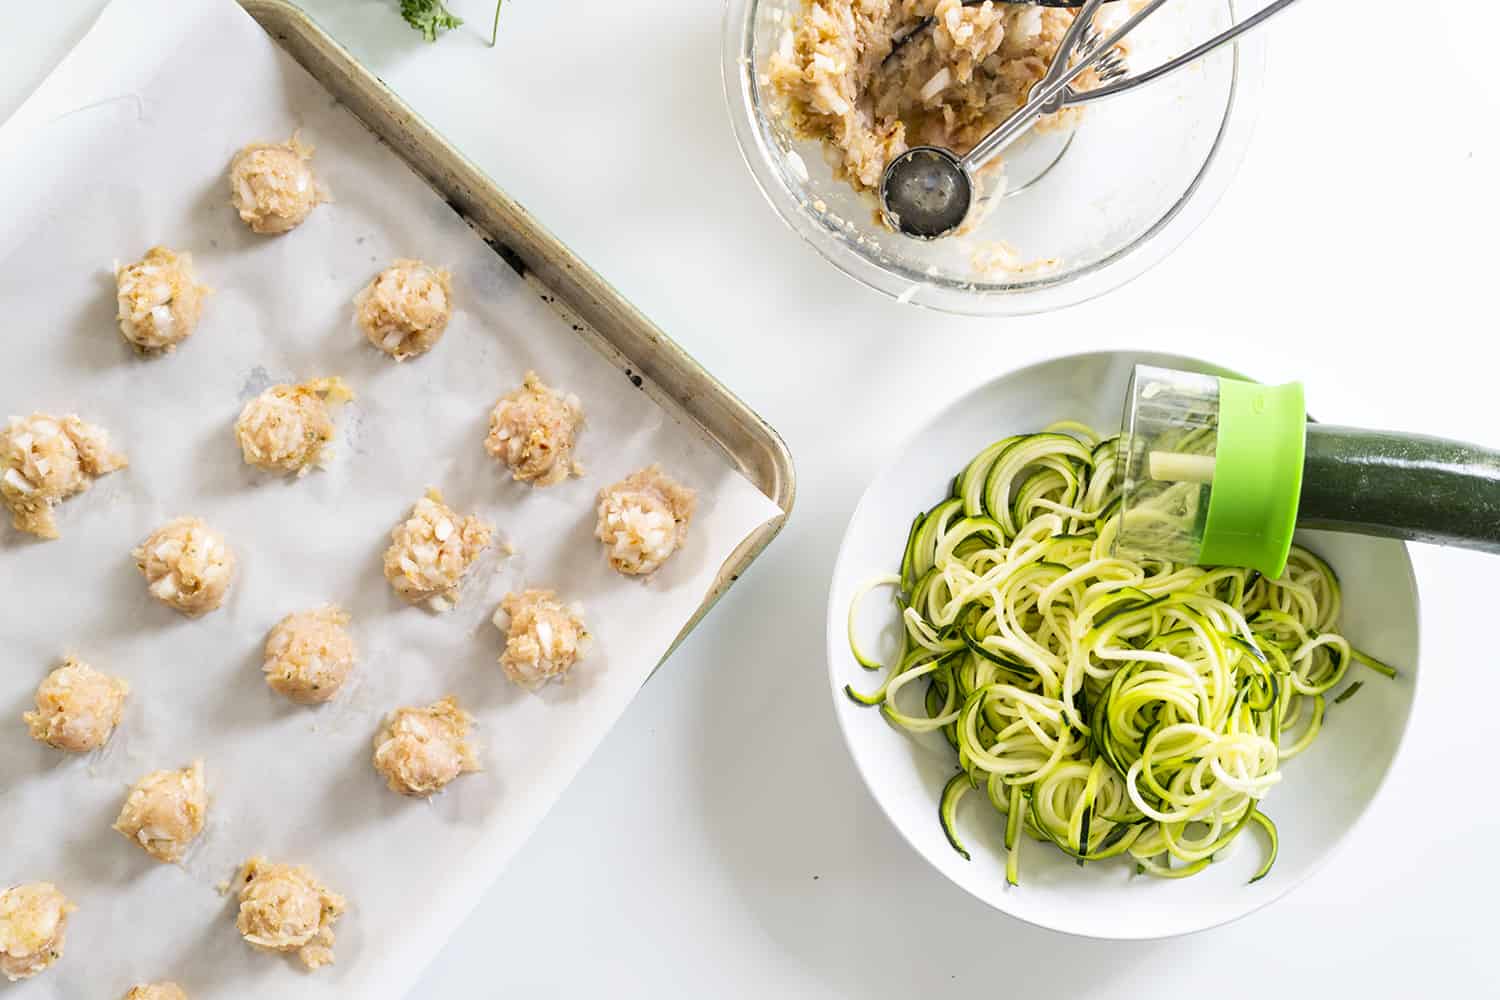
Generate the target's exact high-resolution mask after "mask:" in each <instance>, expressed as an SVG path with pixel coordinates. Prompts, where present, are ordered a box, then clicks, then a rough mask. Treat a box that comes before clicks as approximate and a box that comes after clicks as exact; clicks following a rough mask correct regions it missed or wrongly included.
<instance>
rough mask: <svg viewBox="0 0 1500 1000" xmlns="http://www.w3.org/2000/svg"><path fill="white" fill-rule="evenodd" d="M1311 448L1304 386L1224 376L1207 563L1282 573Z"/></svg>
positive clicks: (1202, 557) (1275, 574) (1204, 557)
mask: <svg viewBox="0 0 1500 1000" xmlns="http://www.w3.org/2000/svg"><path fill="white" fill-rule="evenodd" d="M1306 450H1307V405H1306V402H1305V400H1304V398H1303V393H1302V383H1300V382H1288V383H1286V384H1285V385H1257V384H1256V383H1254V382H1242V381H1240V380H1239V379H1231V378H1220V379H1219V427H1218V439H1217V441H1216V442H1215V445H1214V479H1213V490H1212V492H1211V493H1210V495H1209V499H1208V519H1207V521H1206V522H1205V524H1204V528H1203V544H1202V546H1201V551H1200V555H1199V560H1200V561H1201V562H1202V563H1204V564H1205V565H1209V566H1248V567H1250V568H1251V569H1255V570H1259V571H1260V572H1262V573H1264V574H1265V575H1266V576H1269V577H1273V578H1274V577H1278V576H1280V575H1281V571H1282V570H1284V569H1286V561H1287V556H1288V555H1289V554H1290V552H1291V548H1292V533H1293V532H1294V531H1295V530H1296V528H1297V503H1298V500H1299V499H1300V497H1301V493H1302V463H1303V459H1304V457H1305V456H1306Z"/></svg>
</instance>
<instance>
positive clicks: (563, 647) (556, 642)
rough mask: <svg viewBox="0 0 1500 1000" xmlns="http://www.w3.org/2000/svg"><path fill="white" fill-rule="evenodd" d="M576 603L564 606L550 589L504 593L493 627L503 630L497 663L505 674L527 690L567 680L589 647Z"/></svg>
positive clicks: (586, 633)
mask: <svg viewBox="0 0 1500 1000" xmlns="http://www.w3.org/2000/svg"><path fill="white" fill-rule="evenodd" d="M582 615H583V612H582V609H581V608H579V606H578V605H576V604H574V605H572V606H569V607H564V606H563V604H562V603H561V602H560V601H558V599H557V594H556V593H554V592H553V591H550V590H527V591H523V592H521V593H519V594H506V595H505V599H504V600H503V601H501V602H500V607H499V608H498V609H497V610H496V611H495V617H494V622H495V627H496V628H498V629H499V630H500V631H501V632H504V633H505V652H504V653H502V654H501V655H500V666H501V668H503V669H504V670H505V676H507V677H509V678H510V679H511V680H512V681H514V682H515V683H516V684H519V685H520V686H521V687H524V688H527V689H528V690H532V691H534V690H536V689H537V688H539V687H541V686H542V685H543V684H546V683H547V682H548V681H550V680H553V679H556V680H559V681H561V680H566V679H567V674H568V670H569V669H570V668H571V667H572V666H573V664H575V663H577V662H578V660H579V658H581V657H582V656H583V654H584V652H585V651H586V649H587V646H588V639H589V633H588V630H587V629H585V628H584V625H583V617H582Z"/></svg>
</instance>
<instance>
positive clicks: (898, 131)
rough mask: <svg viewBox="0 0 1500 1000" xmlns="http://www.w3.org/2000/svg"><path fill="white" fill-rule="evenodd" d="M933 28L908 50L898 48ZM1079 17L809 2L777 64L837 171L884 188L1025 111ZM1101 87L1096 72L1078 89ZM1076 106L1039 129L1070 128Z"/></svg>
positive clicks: (798, 121)
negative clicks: (892, 173) (932, 155)
mask: <svg viewBox="0 0 1500 1000" xmlns="http://www.w3.org/2000/svg"><path fill="white" fill-rule="evenodd" d="M926 17H931V18H932V23H931V25H930V26H929V27H925V28H923V29H922V30H920V31H918V32H917V33H915V34H913V35H912V36H911V37H910V39H909V40H908V41H907V42H905V43H904V44H901V45H894V41H895V39H898V38H900V37H902V35H903V33H905V32H906V31H908V30H909V29H911V28H912V27H913V26H915V25H917V24H918V23H919V22H921V21H922V20H923V18H926ZM1072 20H1073V12H1072V11H1071V10H1066V9H1060V8H1051V7H1038V6H1032V5H1029V4H1006V3H982V4H977V5H975V6H964V4H963V3H962V2H961V0H805V3H804V6H803V9H802V12H801V14H800V15H799V16H798V17H797V18H796V20H795V22H794V23H793V26H792V27H791V28H790V29H789V30H788V32H787V34H786V35H785V36H784V37H783V38H782V42H781V47H780V49H779V50H778V51H777V52H776V53H775V54H773V55H772V56H771V59H770V65H769V69H770V81H771V87H772V89H773V91H774V92H775V94H776V95H777V96H778V97H779V98H780V99H781V100H782V101H783V102H784V103H785V106H786V111H787V115H788V120H789V124H790V125H791V127H792V129H793V131H794V132H796V133H797V134H798V135H800V136H802V137H804V138H810V139H816V140H819V141H821V142H822V143H823V144H824V147H825V148H826V149H827V150H828V154H829V158H830V161H831V162H832V165H833V168H834V172H835V174H836V175H837V176H838V177H839V178H840V179H842V180H846V181H848V182H849V183H850V184H851V185H853V186H854V188H855V189H856V190H860V191H869V190H874V189H875V188H876V187H878V185H879V183H880V176H881V174H882V173H883V172H884V170H885V167H886V164H887V163H889V162H890V161H891V160H892V159H893V158H895V157H896V156H899V155H900V154H901V153H903V152H905V151H906V150H907V149H909V148H910V147H912V146H941V147H943V148H946V149H950V150H953V151H954V152H955V153H959V154H963V153H966V152H968V151H969V149H971V148H972V147H973V146H974V144H975V143H976V142H978V141H979V140H980V139H981V138H983V137H984V136H985V134H986V133H988V132H990V131H991V130H993V129H994V128H995V126H996V125H998V124H1000V122H1002V121H1003V120H1004V119H1005V118H1007V117H1008V116H1009V115H1010V114H1011V113H1013V112H1015V111H1016V110H1018V109H1019V108H1020V107H1021V106H1022V105H1024V104H1025V103H1026V99H1027V95H1028V93H1029V92H1030V90H1031V88H1032V87H1033V86H1034V85H1035V84H1036V83H1037V82H1038V81H1040V80H1041V78H1042V77H1043V75H1045V74H1046V72H1047V66H1048V65H1049V64H1050V63H1051V61H1052V57H1053V56H1054V55H1055V54H1056V52H1057V48H1058V45H1059V43H1061V41H1062V37H1063V34H1064V33H1065V32H1066V31H1067V30H1068V26H1069V24H1071V23H1072ZM1095 81H1096V77H1095V75H1094V72H1093V70H1089V71H1088V72H1086V73H1085V74H1084V75H1083V76H1082V77H1081V78H1080V79H1079V81H1078V82H1077V83H1076V84H1075V86H1077V87H1079V88H1080V89H1082V88H1086V87H1088V86H1090V85H1091V84H1092V83H1094V82H1095ZM1080 113H1081V111H1080V110H1079V109H1076V108H1074V109H1067V110H1064V111H1061V112H1059V113H1058V114H1055V115H1050V116H1047V117H1044V118H1043V119H1041V121H1039V122H1038V124H1037V127H1038V128H1040V129H1047V128H1057V127H1060V126H1071V125H1072V124H1073V122H1074V121H1076V118H1077V116H1078V115H1079V114H1080Z"/></svg>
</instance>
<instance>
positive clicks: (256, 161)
mask: <svg viewBox="0 0 1500 1000" xmlns="http://www.w3.org/2000/svg"><path fill="white" fill-rule="evenodd" d="M312 155H313V148H312V147H311V146H308V145H306V144H304V143H303V142H302V140H301V139H300V138H299V134H298V133H296V132H293V133H292V137H291V138H290V139H288V140H287V141H286V142H283V143H270V142H256V143H251V144H250V145H248V146H246V147H245V148H244V149H242V150H240V151H239V152H238V153H236V154H234V159H233V160H231V161H230V162H229V199H230V202H231V203H232V204H233V205H234V208H235V211H237V212H239V213H240V218H241V219H243V220H244V222H245V224H246V225H247V226H249V227H250V231H251V232H255V233H261V234H263V235H270V236H274V235H276V234H279V233H285V232H289V231H290V230H293V229H296V228H297V227H298V226H300V225H301V224H302V222H303V220H304V219H306V218H307V217H308V215H309V214H311V213H312V210H313V209H314V208H316V207H317V205H318V202H320V201H326V200H327V197H326V196H325V195H324V193H323V189H322V188H321V186H319V184H318V180H317V178H316V177H314V176H313V172H312V167H311V166H309V165H308V161H309V160H311V159H312Z"/></svg>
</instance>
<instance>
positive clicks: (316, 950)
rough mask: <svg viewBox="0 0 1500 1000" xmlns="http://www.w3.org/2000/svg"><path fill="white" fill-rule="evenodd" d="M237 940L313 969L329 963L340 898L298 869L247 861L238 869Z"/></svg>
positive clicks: (341, 910) (341, 908) (261, 860)
mask: <svg viewBox="0 0 1500 1000" xmlns="http://www.w3.org/2000/svg"><path fill="white" fill-rule="evenodd" d="M237 884H238V885H239V887H240V912H239V916H238V917H237V918H236V919H235V927H236V928H238V929H239V932H240V936H241V937H243V938H244V939H245V941H246V942H247V943H249V944H250V945H251V946H252V947H254V948H259V949H260V950H262V951H280V952H295V953H296V955H297V957H298V958H300V959H301V960H302V964H303V965H305V966H307V967H308V968H309V969H317V968H320V967H322V966H325V965H332V964H333V925H334V922H335V921H337V920H338V918H339V917H341V916H343V915H344V897H342V896H340V895H339V894H338V893H336V892H331V891H329V890H328V889H327V888H326V887H325V886H324V885H323V883H321V882H319V881H318V879H317V876H315V875H314V874H313V873H312V872H310V871H308V870H307V869H306V868H304V867H302V866H301V865H282V864H273V863H271V862H269V861H267V860H266V859H265V858H251V859H250V860H249V861H246V862H245V864H244V866H243V867H242V868H241V869H240V873H239V876H238V879H237Z"/></svg>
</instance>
